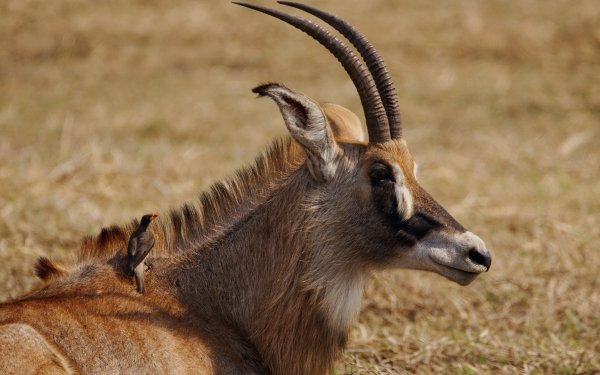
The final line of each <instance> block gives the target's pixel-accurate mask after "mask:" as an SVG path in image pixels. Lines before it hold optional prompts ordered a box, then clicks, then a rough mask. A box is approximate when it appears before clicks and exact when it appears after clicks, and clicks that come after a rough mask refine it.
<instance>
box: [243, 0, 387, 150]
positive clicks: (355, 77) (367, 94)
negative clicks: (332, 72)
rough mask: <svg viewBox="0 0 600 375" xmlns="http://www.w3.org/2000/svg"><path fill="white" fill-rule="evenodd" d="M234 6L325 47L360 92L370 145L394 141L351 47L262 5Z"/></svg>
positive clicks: (368, 77)
mask: <svg viewBox="0 0 600 375" xmlns="http://www.w3.org/2000/svg"><path fill="white" fill-rule="evenodd" d="M233 3H234V4H237V5H241V6H243V7H246V8H250V9H253V10H256V11H259V12H262V13H265V14H268V15H270V16H273V17H275V18H278V19H280V20H282V21H284V22H286V23H288V24H290V25H292V26H294V27H296V28H297V29H299V30H301V31H303V32H304V33H306V34H308V35H309V36H311V37H312V38H313V39H315V40H316V41H317V42H319V43H320V44H321V45H322V46H324V47H325V48H327V49H328V50H329V52H331V54H333V55H334V56H335V57H336V59H337V60H338V61H339V62H340V63H341V64H342V66H343V67H344V69H345V70H346V73H347V74H348V75H349V76H350V79H351V80H352V82H353V83H354V86H355V87H356V90H357V91H358V95H359V97H360V101H361V104H362V107H363V111H364V113H365V119H366V122H367V130H368V132H369V143H383V142H386V141H388V140H389V139H390V131H389V125H388V120H387V116H386V113H385V108H384V106H383V103H382V102H381V98H380V97H379V93H378V91H377V87H376V85H375V82H374V81H373V77H371V74H370V73H369V72H368V70H367V68H366V67H365V66H364V65H363V64H362V62H361V61H360V59H359V57H358V56H356V55H355V54H354V53H353V52H352V51H351V50H350V48H349V47H348V46H346V45H345V44H344V43H343V42H342V41H341V40H339V39H338V38H336V37H335V36H334V35H333V34H331V33H330V32H328V31H327V30H325V29H323V28H322V27H321V26H319V25H317V24H315V23H314V22H312V21H309V20H307V19H304V18H300V17H296V16H292V15H290V14H286V13H283V12H281V11H278V10H275V9H270V8H266V7H262V6H259V5H253V4H246V3H238V2H233Z"/></svg>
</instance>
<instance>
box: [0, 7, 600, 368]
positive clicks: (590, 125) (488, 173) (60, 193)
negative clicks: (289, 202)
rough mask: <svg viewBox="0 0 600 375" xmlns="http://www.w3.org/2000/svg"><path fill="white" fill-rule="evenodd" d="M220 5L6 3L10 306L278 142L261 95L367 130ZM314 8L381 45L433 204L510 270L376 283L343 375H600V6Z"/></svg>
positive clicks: (309, 45)
mask: <svg viewBox="0 0 600 375" xmlns="http://www.w3.org/2000/svg"><path fill="white" fill-rule="evenodd" d="M263 3H264V2H263ZM208 4H209V2H203V1H184V0H179V1H167V0H154V1H152V0H147V1H142V0H138V1H134V0H129V1H116V0H109V1H102V2H89V1H84V0H56V1H42V0H5V1H3V2H2V3H0V13H1V14H2V18H1V20H0V45H2V48H1V49H0V130H1V137H0V160H1V162H0V262H1V264H2V265H1V267H0V296H1V298H2V299H5V298H9V297H12V296H15V295H18V294H19V293H21V292H23V291H24V290H26V289H27V288H28V287H30V285H31V284H32V282H33V280H34V279H33V275H32V262H33V260H34V259H35V258H36V257H37V256H40V255H49V256H52V257H55V258H59V259H69V257H70V254H71V252H72V251H73V249H74V247H75V244H76V243H77V242H78V241H79V239H80V238H81V237H82V236H83V235H85V234H90V233H94V232H96V231H97V230H98V229H99V228H100V227H101V226H104V225H108V224H112V223H123V222H125V221H127V220H129V219H130V218H132V217H134V216H139V215H140V214H141V213H144V212H146V211H149V210H158V211H165V210H167V209H168V208H169V207H172V206H174V205H177V204H178V203H181V202H183V201H186V200H190V199H193V198H194V196H195V195H196V194H197V192H198V191H200V190H202V189H203V188H205V187H206V186H208V184H209V183H210V182H211V181H214V180H216V179H219V178H221V177H223V176H226V175H228V174H230V173H231V171H232V170H233V169H235V168H237V167H240V166H242V165H244V164H246V163H248V162H249V161H250V160H251V158H252V157H253V155H255V154H256V153H257V152H258V151H259V150H260V149H261V148H263V147H264V146H265V145H266V144H267V143H269V142H270V140H271V139H272V138H273V137H274V136H276V135H278V134H284V126H283V125H282V123H281V119H280V116H279V114H278V113H277V110H276V108H275V106H273V105H272V104H271V103H268V102H266V101H256V100H255V99H254V97H253V95H252V94H251V93H250V91H249V90H250V88H252V87H253V86H254V85H255V84H257V83H261V82H265V81H270V80H277V81H282V82H285V83H286V84H288V85H289V86H291V87H294V88H296V89H298V90H300V91H302V92H305V93H307V94H309V95H311V96H312V97H314V98H317V99H320V100H327V101H334V102H337V103H340V104H344V105H346V106H349V107H351V108H352V109H354V110H355V111H358V110H359V103H358V99H357V97H356V94H355V93H354V90H353V89H352V87H351V84H350V82H349V80H348V79H347V78H346V77H345V75H344V73H343V72H342V70H341V68H339V67H338V66H337V64H336V62H335V61H334V60H333V59H332V58H331V57H330V56H329V55H328V54H327V53H326V52H324V51H323V50H322V49H321V48H320V47H319V46H318V45H316V43H314V42H313V41H311V40H310V39H309V38H307V37H304V36H301V35H300V34H299V33H298V32H296V31H295V30H292V29H291V28H289V27H286V26H284V25H282V24H279V23H277V22H275V21H274V20H271V19H268V18H266V17H265V16H261V15H258V14H254V13H251V12H250V11H248V10H244V9H241V8H238V7H235V6H233V5H230V4H229V3H228V2H218V3H217V2H210V4H211V5H208ZM269 4H271V3H269ZM319 4H322V7H323V8H325V9H329V10H333V11H335V12H337V13H338V14H340V15H342V16H344V17H345V18H347V19H349V20H351V21H352V22H353V23H355V24H356V25H358V26H360V27H361V29H363V31H365V32H366V33H367V34H368V35H369V36H371V38H372V39H373V40H374V41H375V42H376V45H377V46H378V48H379V49H380V50H381V51H382V52H383V54H384V56H385V57H386V59H387V61H388V64H389V65H390V67H391V69H392V70H393V75H394V77H395V79H396V81H397V86H398V90H399V93H400V99H401V103H402V108H403V111H404V119H405V128H406V137H407V139H408V141H409V144H410V146H411V149H412V151H413V154H414V156H415V158H416V159H417V161H418V162H419V163H420V166H421V169H420V171H421V172H420V176H421V180H422V182H423V185H424V186H425V187H426V188H427V189H428V190H429V191H430V192H431V193H432V194H433V195H434V196H436V197H437V198H438V199H439V200H440V201H441V202H442V203H443V204H445V206H446V207H447V208H448V209H449V211H450V212H452V213H453V214H454V215H455V216H456V217H457V218H458V219H459V220H460V221H461V222H462V223H463V224H465V225H466V226H468V227H469V228H470V229H472V230H473V231H475V232H476V233H478V234H479V235H480V236H481V237H482V238H484V239H485V240H486V242H487V243H488V245H489V247H490V248H491V249H492V250H493V252H494V264H493V267H492V271H491V272H490V273H488V274H486V275H484V276H483V277H481V278H480V279H478V280H477V281H476V282H474V283H473V284H472V285H471V286H469V287H467V288H461V287H458V286H456V285H453V284H450V283H449V282H447V281H446V280H443V279H442V278H440V277H439V276H436V275H433V274H426V273H417V272H410V271H396V272H388V273H385V274H381V275H375V278H374V280H373V282H371V283H370V285H369V286H368V288H367V290H366V293H365V294H366V295H365V297H366V298H365V301H364V309H363V312H362V315H361V319H360V322H359V324H357V325H356V327H355V328H354V330H353V332H352V341H351V343H350V347H349V349H348V351H347V355H346V358H345V360H344V362H343V363H340V364H339V366H338V372H339V373H345V372H348V373H352V372H360V373H374V374H391V373H419V374H426V373H435V374H440V373H456V374H472V373H494V374H514V373H526V374H542V373H544V374H546V373H549V374H554V373H556V374H584V373H585V374H591V373H599V372H600V370H599V369H600V354H599V352H600V340H599V339H598V337H600V281H599V271H600V214H599V213H600V177H599V173H598V172H599V166H600V148H599V147H598V144H599V141H600V126H599V125H600V80H598V72H600V8H599V7H598V4H597V2H596V1H593V0H590V1H554V2H547V1H542V0H539V1H520V2H510V3H507V2H504V1H499V0H498V1H487V2H473V1H464V2H460V3H455V2H433V1H402V2H397V1H392V0H387V1H384V0H379V1H372V2H366V1H365V2H360V3H357V4H353V5H352V7H351V8H352V9H348V8H350V7H349V6H348V2H346V1H341V0H338V1H322V2H320V3H319Z"/></svg>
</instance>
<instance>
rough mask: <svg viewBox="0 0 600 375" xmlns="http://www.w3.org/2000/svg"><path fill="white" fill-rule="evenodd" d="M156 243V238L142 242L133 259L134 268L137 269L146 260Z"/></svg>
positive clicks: (148, 238) (149, 238)
mask: <svg viewBox="0 0 600 375" xmlns="http://www.w3.org/2000/svg"><path fill="white" fill-rule="evenodd" d="M154 242H155V241H154V236H150V237H146V238H144V239H143V241H141V242H140V244H139V246H138V249H137V252H136V253H135V254H133V258H132V259H131V266H132V267H133V268H135V267H137V266H138V264H140V263H142V262H143V261H144V259H146V257H147V256H148V253H150V250H152V248H153V247H154Z"/></svg>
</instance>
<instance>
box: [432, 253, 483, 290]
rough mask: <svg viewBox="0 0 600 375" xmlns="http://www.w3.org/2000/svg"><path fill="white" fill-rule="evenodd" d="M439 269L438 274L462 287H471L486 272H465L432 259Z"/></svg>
mask: <svg viewBox="0 0 600 375" xmlns="http://www.w3.org/2000/svg"><path fill="white" fill-rule="evenodd" d="M431 260H432V261H433V262H434V263H435V265H436V268H437V270H436V271H437V272H438V273H439V274H440V275H442V276H444V277H445V278H447V279H448V280H450V281H454V282H456V283H458V284H460V285H462V286H465V285H469V284H470V283H471V282H473V280H475V279H476V278H477V276H479V274H480V273H482V272H484V271H479V270H470V271H467V270H464V269H461V268H456V267H453V266H449V265H446V264H442V263H439V262H437V261H436V260H435V259H431Z"/></svg>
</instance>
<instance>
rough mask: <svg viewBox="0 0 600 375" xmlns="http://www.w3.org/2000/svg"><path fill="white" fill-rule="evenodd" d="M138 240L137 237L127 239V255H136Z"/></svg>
mask: <svg viewBox="0 0 600 375" xmlns="http://www.w3.org/2000/svg"><path fill="white" fill-rule="evenodd" d="M138 240H139V238H138V236H135V235H131V237H130V238H129V244H127V255H129V256H133V255H135V254H136V253H137V250H138Z"/></svg>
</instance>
